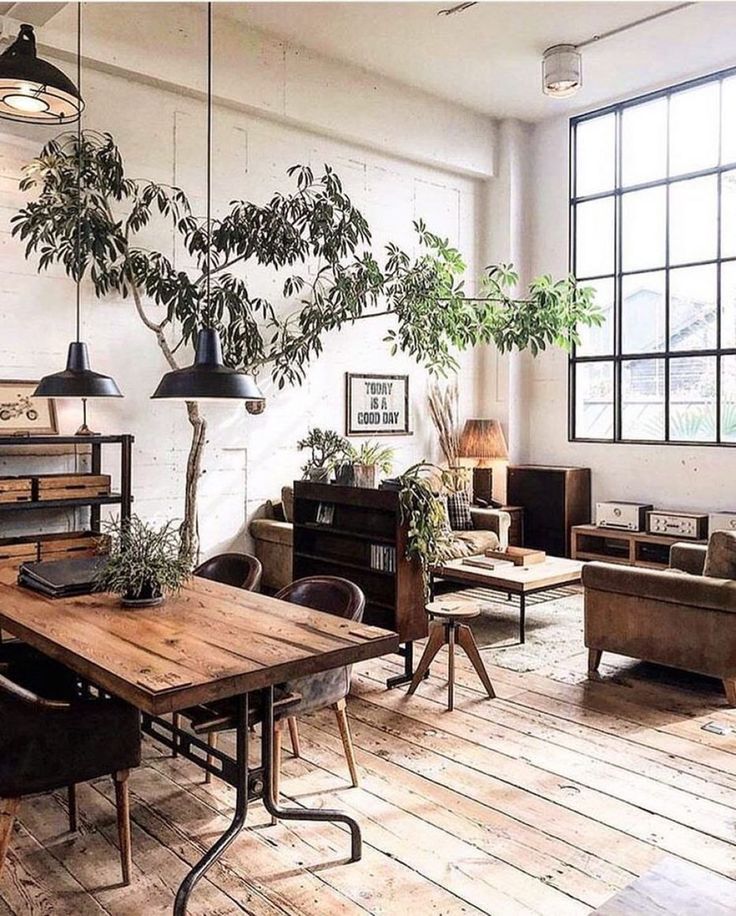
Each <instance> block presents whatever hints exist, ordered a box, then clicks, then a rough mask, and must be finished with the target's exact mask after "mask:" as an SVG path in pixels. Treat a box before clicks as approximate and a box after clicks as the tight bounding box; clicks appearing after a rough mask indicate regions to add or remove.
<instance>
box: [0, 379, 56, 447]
mask: <svg viewBox="0 0 736 916" xmlns="http://www.w3.org/2000/svg"><path fill="white" fill-rule="evenodd" d="M37 385H38V382H29V381H27V380H23V381H19V380H17V379H8V380H2V379H0V436H49V435H53V436H55V435H56V434H57V433H58V432H59V425H58V422H57V420H56V406H55V405H54V402H53V401H52V400H51V399H50V398H34V397H33V392H34V391H35V390H36V386H37Z"/></svg>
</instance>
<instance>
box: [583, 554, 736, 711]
mask: <svg viewBox="0 0 736 916" xmlns="http://www.w3.org/2000/svg"><path fill="white" fill-rule="evenodd" d="M705 557H706V547H705V546H703V545H699V544H685V543H678V544H674V545H673V546H672V548H671V550H670V567H671V569H668V570H654V569H642V568H639V567H630V566H619V565H613V564H611V563H597V562H596V563H588V564H586V565H585V566H584V567H583V577H582V578H583V585H584V587H585V645H586V646H587V647H588V653H589V655H588V659H589V660H588V670H589V673H590V674H594V673H595V672H596V671H597V670H598V665H599V664H600V660H601V653H603V652H615V653H617V654H618V655H626V656H629V657H630V658H640V659H644V660H646V661H650V662H656V663H658V664H661V665H669V666H670V667H672V668H683V669H685V670H686V671H695V672H697V673H699V674H706V675H710V676H711V677H717V678H720V679H721V680H722V681H723V686H724V688H725V691H726V696H727V698H728V702H729V703H730V705H731V706H736V580H734V579H716V578H712V577H708V576H704V575H703V570H704V567H705Z"/></svg>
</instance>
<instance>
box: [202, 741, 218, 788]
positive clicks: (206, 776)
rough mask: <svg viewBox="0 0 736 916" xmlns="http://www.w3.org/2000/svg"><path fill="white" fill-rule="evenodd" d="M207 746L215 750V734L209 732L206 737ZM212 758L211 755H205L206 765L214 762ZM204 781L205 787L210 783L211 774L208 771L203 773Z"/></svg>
mask: <svg viewBox="0 0 736 916" xmlns="http://www.w3.org/2000/svg"><path fill="white" fill-rule="evenodd" d="M207 744H208V745H209V746H210V747H214V748H217V732H210V733H209V734H208V735H207ZM214 759H215V758H214V757H213V756H212V755H211V754H207V763H209V764H210V765H211V764H212V763H213V762H214ZM204 781H205V783H206V784H207V785H209V784H210V783H211V782H212V773H210V771H209V770H205V771H204Z"/></svg>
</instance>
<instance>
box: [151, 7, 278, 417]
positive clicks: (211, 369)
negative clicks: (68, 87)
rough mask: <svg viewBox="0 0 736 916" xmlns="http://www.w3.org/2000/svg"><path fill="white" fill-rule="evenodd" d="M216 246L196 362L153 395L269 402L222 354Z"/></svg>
mask: <svg viewBox="0 0 736 916" xmlns="http://www.w3.org/2000/svg"><path fill="white" fill-rule="evenodd" d="M206 225H207V238H208V240H209V239H210V238H211V228H212V4H211V3H208V4H207V219H206ZM211 271H212V247H211V243H210V242H209V241H208V244H207V261H206V265H205V297H204V298H205V309H204V324H205V326H204V327H203V328H201V329H200V331H199V333H198V334H197V343H196V346H195V351H194V363H193V364H192V365H191V366H187V367H186V368H184V369H174V370H172V371H171V372H167V373H166V374H165V375H164V376H163V378H162V379H161V381H160V382H159V383H158V386H157V388H156V390H155V391H154V392H153V394H152V395H151V397H152V398H167V399H170V400H179V401H224V400H231V399H232V400H240V401H245V402H246V407H247V406H248V404H253V408H252V409H251V413H252V412H254V411H255V412H260V411H259V410H258V408H257V407H256V405H263V404H265V401H266V399H265V397H264V396H263V393H262V392H261V390H260V388H259V387H258V385H257V384H256V382H255V379H254V378H253V377H252V376H251V375H246V374H245V373H244V372H238V371H237V369H231V368H230V367H229V366H226V365H225V363H224V361H223V358H222V343H221V341H220V332H219V331H218V330H217V328H216V327H214V321H213V317H212V311H211V292H210V273H211Z"/></svg>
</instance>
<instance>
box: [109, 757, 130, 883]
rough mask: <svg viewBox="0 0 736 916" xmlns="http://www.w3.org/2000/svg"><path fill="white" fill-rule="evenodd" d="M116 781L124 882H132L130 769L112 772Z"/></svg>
mask: <svg viewBox="0 0 736 916" xmlns="http://www.w3.org/2000/svg"><path fill="white" fill-rule="evenodd" d="M112 778H113V782H114V783H115V806H116V808H117V815H118V839H119V841H120V867H121V869H122V872H123V884H124V885H125V886H126V887H127V886H128V885H129V884H130V873H131V870H132V864H133V860H132V853H131V839H130V796H129V795H128V770H118V771H117V772H116V773H113V774H112Z"/></svg>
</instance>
